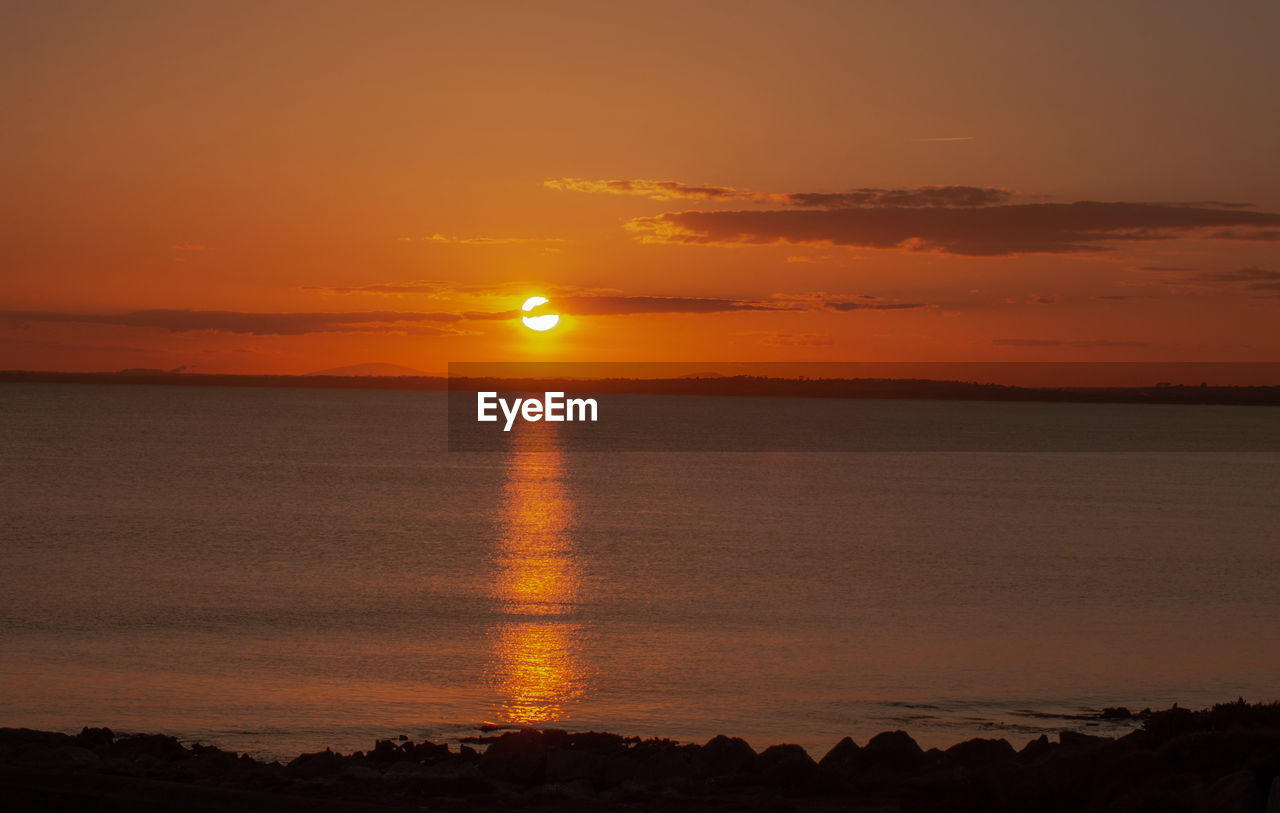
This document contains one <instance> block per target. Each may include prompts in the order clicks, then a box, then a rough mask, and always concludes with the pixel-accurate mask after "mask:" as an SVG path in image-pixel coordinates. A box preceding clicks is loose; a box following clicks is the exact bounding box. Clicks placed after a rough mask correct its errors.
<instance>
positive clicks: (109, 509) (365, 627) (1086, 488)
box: [0, 383, 1280, 759]
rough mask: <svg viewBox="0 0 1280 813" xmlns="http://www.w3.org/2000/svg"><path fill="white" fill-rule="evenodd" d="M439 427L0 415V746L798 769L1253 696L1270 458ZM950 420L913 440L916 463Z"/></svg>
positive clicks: (359, 399)
mask: <svg viewBox="0 0 1280 813" xmlns="http://www.w3.org/2000/svg"><path fill="white" fill-rule="evenodd" d="M640 397H646V396H640ZM649 397H654V398H663V397H666V396H649ZM446 399H447V396H446V395H445V394H444V393H441V392H427V391H389V390H376V389H322V388H307V389H288V388H267V387H215V386H200V387H196V386H185V387H184V386H126V385H119V386H117V385H95V384H68V383H52V384H51V383H5V384H0V726H4V727H28V728H38V729H50V730H60V731H67V732H76V731H79V730H80V727H81V726H85V725H88V726H104V725H105V726H109V727H111V728H112V729H114V730H116V731H123V732H161V733H167V734H172V735H174V736H177V737H179V738H181V739H183V740H184V741H187V742H197V741H198V742H203V743H209V744H215V745H218V746H219V747H222V748H224V749H233V750H239V751H246V752H248V753H251V754H253V755H255V756H258V757H261V758H266V759H287V758H289V757H290V756H293V755H296V754H298V753H301V752H308V751H317V750H323V749H325V748H333V749H334V750H338V751H343V752H349V751H352V750H358V749H359V750H367V749H369V748H370V747H372V745H373V743H374V741H375V740H377V739H386V738H395V737H397V736H401V735H404V736H407V737H410V738H412V739H415V740H420V739H424V738H426V739H431V740H434V741H446V742H464V741H474V739H473V738H475V737H478V736H482V735H484V734H486V733H492V732H494V731H497V730H503V729H505V728H511V727H524V726H531V727H539V728H546V727H554V728H563V729H569V730H603V731H612V732H615V733H619V734H624V735H634V736H641V737H668V738H672V739H676V740H680V741H688V742H702V741H705V740H707V739H709V738H710V737H712V736H714V735H716V734H728V735H733V736H740V737H743V738H745V739H746V740H747V741H748V742H749V743H751V745H752V746H754V747H756V748H757V749H761V748H764V747H766V746H768V745H772V744H776V743H797V744H800V745H802V746H804V747H805V748H806V749H807V750H808V751H809V753H810V754H812V755H813V756H814V757H815V758H816V757H820V756H821V755H822V754H824V753H825V752H826V751H827V750H828V749H829V748H831V747H832V746H833V745H834V744H835V743H836V742H837V741H838V740H839V739H840V738H842V737H844V736H846V735H847V736H852V737H853V738H854V739H855V740H856V741H858V742H859V743H865V741H866V740H867V739H868V738H870V737H871V736H872V735H874V734H875V733H877V732H880V731H885V730H894V729H902V730H906V731H907V732H909V733H910V734H911V735H912V736H913V737H915V738H916V740H917V741H918V742H920V743H921V744H922V745H923V746H925V747H930V746H939V747H945V746H947V745H950V744H952V743H955V742H959V741H962V740H965V739H969V738H972V737H1003V738H1006V739H1008V740H1009V741H1010V742H1011V743H1013V744H1014V746H1015V747H1022V745H1023V744H1025V743H1026V742H1027V741H1028V740H1030V739H1033V738H1035V737H1038V736H1040V735H1041V734H1049V735H1050V736H1051V737H1054V736H1056V733H1057V732H1058V731H1060V730H1063V729H1071V730H1080V731H1087V732H1090V733H1096V734H1106V735H1114V734H1119V733H1123V732H1125V731H1127V730H1129V728H1131V727H1132V726H1134V725H1137V724H1138V722H1137V721H1135V720H1116V719H1102V717H1101V715H1100V712H1101V711H1102V710H1103V709H1105V708H1108V707H1121V706H1123V707H1126V708H1128V709H1130V710H1131V711H1133V712H1135V713H1136V712H1139V711H1140V710H1141V709H1143V708H1147V707H1149V708H1152V709H1157V708H1165V707H1168V706H1170V705H1172V704H1174V703H1177V704H1179V705H1182V706H1185V707H1202V706H1205V705H1209V704H1212V703H1215V702H1221V701H1226V700H1234V699H1236V698H1237V697H1244V698H1245V699H1247V700H1250V701H1265V700H1275V699H1277V698H1280V588H1278V585H1280V453H1277V452H1276V451H1274V448H1275V447H1274V446H1269V447H1267V448H1270V449H1271V450H1270V451H1257V452H1251V451H1241V450H1239V449H1233V450H1229V451H1221V450H1220V451H1214V450H1207V451H1160V450H1156V451H1088V450H1085V451H1016V450H1015V451H982V450H977V451H973V450H969V451H929V450H928V448H930V447H933V448H939V449H945V448H946V443H945V438H943V439H939V442H938V443H937V444H928V443H926V444H923V446H922V447H921V448H924V449H925V450H922V451H921V450H908V451H876V450H869V451H860V450H852V451H850V450H845V451H830V447H829V446H827V445H825V444H824V443H822V442H821V439H815V440H814V441H813V442H812V446H811V447H808V448H795V449H788V450H781V451H779V450H766V451H731V450H730V451H688V452H686V451H680V450H679V444H678V443H669V444H664V446H666V447H667V448H664V449H663V450H656V451H616V450H598V451H591V450H587V451H583V450H581V449H578V448H572V449H558V448H556V447H555V445H554V444H551V445H548V444H546V443H545V442H538V443H534V442H533V441H534V440H538V438H539V437H540V436H537V435H536V432H535V431H534V430H533V429H529V428H528V426H526V425H523V424H522V425H520V426H517V427H516V428H515V429H514V431H513V433H512V435H511V437H510V439H509V440H508V441H506V442H505V445H504V446H503V447H502V448H500V449H497V450H492V451H452V452H451V451H449V444H448V435H447V430H446V423H447V421H446V415H447V412H448V405H447V403H446ZM751 400H752V399H749V398H737V399H735V398H723V399H716V401H714V402H708V401H700V402H699V403H700V404H701V405H702V406H703V407H704V408H705V407H706V404H708V403H714V404H715V408H717V409H722V410H724V412H725V413H726V414H729V413H732V411H733V410H735V409H741V408H750V407H749V404H748V403H747V402H749V401H751ZM845 403H846V405H847V408H848V409H858V410H862V413H861V414H863V415H867V414H871V413H875V411H876V410H882V411H884V414H890V413H893V412H895V411H897V412H898V413H900V412H901V410H903V409H904V408H905V407H904V404H903V403H902V402H897V401H888V400H885V401H876V402H867V401H859V402H856V403H855V402H845ZM1015 406H1016V405H1015ZM1053 406H1054V408H1056V409H1063V410H1068V411H1073V412H1072V414H1076V413H1075V412H1074V411H1085V412H1079V414H1080V415H1085V416H1087V417H1088V418H1089V419H1090V420H1101V421H1102V422H1104V423H1105V422H1107V421H1109V420H1110V418H1111V417H1115V419H1116V420H1118V421H1122V422H1129V423H1133V422H1134V421H1135V420H1136V421H1138V422H1142V421H1143V420H1145V418H1146V417H1147V416H1157V415H1159V414H1167V412H1166V413H1160V412H1159V411H1160V410H1165V411H1167V410H1170V409H1174V410H1181V411H1180V412H1178V413H1177V414H1178V416H1179V417H1178V420H1179V424H1180V425H1183V426H1185V425H1194V424H1196V423H1197V422H1200V423H1202V424H1204V425H1205V426H1206V427H1209V426H1211V425H1213V424H1216V423H1219V422H1221V421H1222V420H1223V418H1222V416H1223V415H1224V414H1225V413H1224V412H1223V410H1228V411H1230V410H1254V411H1253V412H1251V413H1249V414H1250V416H1251V418H1250V419H1251V420H1253V421H1257V420H1263V421H1264V422H1265V421H1275V422H1276V423H1275V425H1276V426H1280V408H1277V407H1200V406H1172V407H1170V406H1156V405H1145V406H1144V405H1133V404H1116V405H1108V404H1068V405H1061V404H1059V405H1053ZM824 408H825V409H833V408H836V409H843V408H846V407H845V406H840V405H835V406H833V405H832V402H828V403H826V404H825V406H824ZM956 408H957V406H956V405H955V404H952V403H948V402H913V403H912V404H911V405H910V409H912V410H916V411H920V410H924V411H925V412H926V413H928V414H933V415H936V416H937V417H938V420H937V421H924V422H923V423H922V424H921V425H922V426H923V427H924V429H923V430H922V431H925V432H927V431H930V430H929V428H928V427H930V426H936V427H940V428H939V429H937V430H936V431H945V427H946V426H947V425H948V424H947V421H946V420H944V418H945V416H947V415H948V414H954V412H948V410H952V411H954V410H955V409H956ZM1009 408H1010V405H1000V404H989V405H984V404H980V403H972V402H969V403H966V404H965V405H964V409H967V410H970V411H977V412H981V411H982V410H986V409H990V410H992V411H993V412H992V414H996V413H997V411H998V410H1002V409H1003V410H1008V409H1009ZM1025 408H1027V409H1033V408H1042V407H1036V406H1034V405H1025ZM929 410H934V411H935V412H929ZM1143 410H1150V411H1151V412H1143ZM1259 410H1260V411H1259ZM868 411H870V413H869V412H868ZM677 412H678V411H677ZM677 423H678V422H677ZM541 426H543V427H546V426H547V424H542V425H541ZM671 431H673V432H678V431H679V427H678V426H676V427H674V428H672V429H671ZM1011 431H1016V427H1015V429H1014V430H1011ZM542 440H543V441H545V437H542ZM1175 446H1176V444H1171V448H1173V447H1175Z"/></svg>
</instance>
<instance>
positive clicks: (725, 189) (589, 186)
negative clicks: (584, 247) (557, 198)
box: [542, 178, 771, 200]
mask: <svg viewBox="0 0 1280 813" xmlns="http://www.w3.org/2000/svg"><path fill="white" fill-rule="evenodd" d="M542 185H543V186H544V187H546V188H547V189H556V190H559V191H562V192H587V193H592V194H605V195H634V196H637V197H643V198H649V199H651V200H763V199H771V196H769V195H762V194H761V193H756V192H747V191H745V190H741V189H734V188H733V187H731V186H696V185H694V184H685V183H680V182H679V181H648V180H643V179H636V180H590V179H588V178H552V179H550V180H546V181H543V182H542Z"/></svg>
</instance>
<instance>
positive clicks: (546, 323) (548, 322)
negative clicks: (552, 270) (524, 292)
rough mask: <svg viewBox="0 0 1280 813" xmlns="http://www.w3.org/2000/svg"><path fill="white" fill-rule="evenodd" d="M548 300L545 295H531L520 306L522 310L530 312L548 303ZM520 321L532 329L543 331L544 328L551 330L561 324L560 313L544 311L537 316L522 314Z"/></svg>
mask: <svg viewBox="0 0 1280 813" xmlns="http://www.w3.org/2000/svg"><path fill="white" fill-rule="evenodd" d="M547 302H548V300H547V298H546V297H545V296H531V297H529V298H528V299H526V300H525V301H524V304H523V305H521V306H520V310H522V311H525V312H526V313H528V312H529V311H531V310H533V309H534V308H537V307H541V306H542V305H545V304H547ZM520 321H522V322H524V326H525V327H527V328H529V329H530V330H537V331H539V332H541V331H544V330H550V329H551V328H553V327H555V326H556V325H558V324H560V314H558V313H542V314H538V315H536V316H522V317H520Z"/></svg>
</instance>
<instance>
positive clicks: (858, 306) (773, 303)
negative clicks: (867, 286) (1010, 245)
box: [548, 293, 929, 316]
mask: <svg viewBox="0 0 1280 813" xmlns="http://www.w3.org/2000/svg"><path fill="white" fill-rule="evenodd" d="M925 307H929V306H928V305H927V304H926V303H923V302H904V303H899V302H885V301H883V300H881V299H880V298H879V297H874V296H868V295H866V294H862V295H830V294H825V293H818V294H774V295H773V296H771V297H769V298H767V299H716V298H710V297H689V296H567V297H560V298H557V299H555V300H553V301H552V302H551V303H550V304H549V305H548V308H549V310H552V311H556V312H559V313H564V314H568V315H572V316H623V315H631V314H645V313H733V312H743V311H807V312H813V311H822V310H832V311H855V310H907V309H913V308H925Z"/></svg>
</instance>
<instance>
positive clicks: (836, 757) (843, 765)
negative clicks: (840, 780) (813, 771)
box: [818, 737, 862, 774]
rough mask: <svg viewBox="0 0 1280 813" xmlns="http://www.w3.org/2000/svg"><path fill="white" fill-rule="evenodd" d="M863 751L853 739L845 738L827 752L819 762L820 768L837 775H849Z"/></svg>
mask: <svg viewBox="0 0 1280 813" xmlns="http://www.w3.org/2000/svg"><path fill="white" fill-rule="evenodd" d="M861 751H862V749H861V748H859V747H858V744H857V743H856V742H854V741H853V738H851V737H845V738H844V739H842V740H840V742H838V743H836V744H835V746H834V747H833V748H832V749H831V750H830V751H828V752H827V755H826V756H824V757H823V758H822V759H821V760H819V762H818V766H819V767H821V768H822V769H823V770H827V771H831V772H833V773H837V774H847V773H849V772H850V771H852V770H853V766H854V764H855V762H856V760H857V758H858V754H859V752H861Z"/></svg>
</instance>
